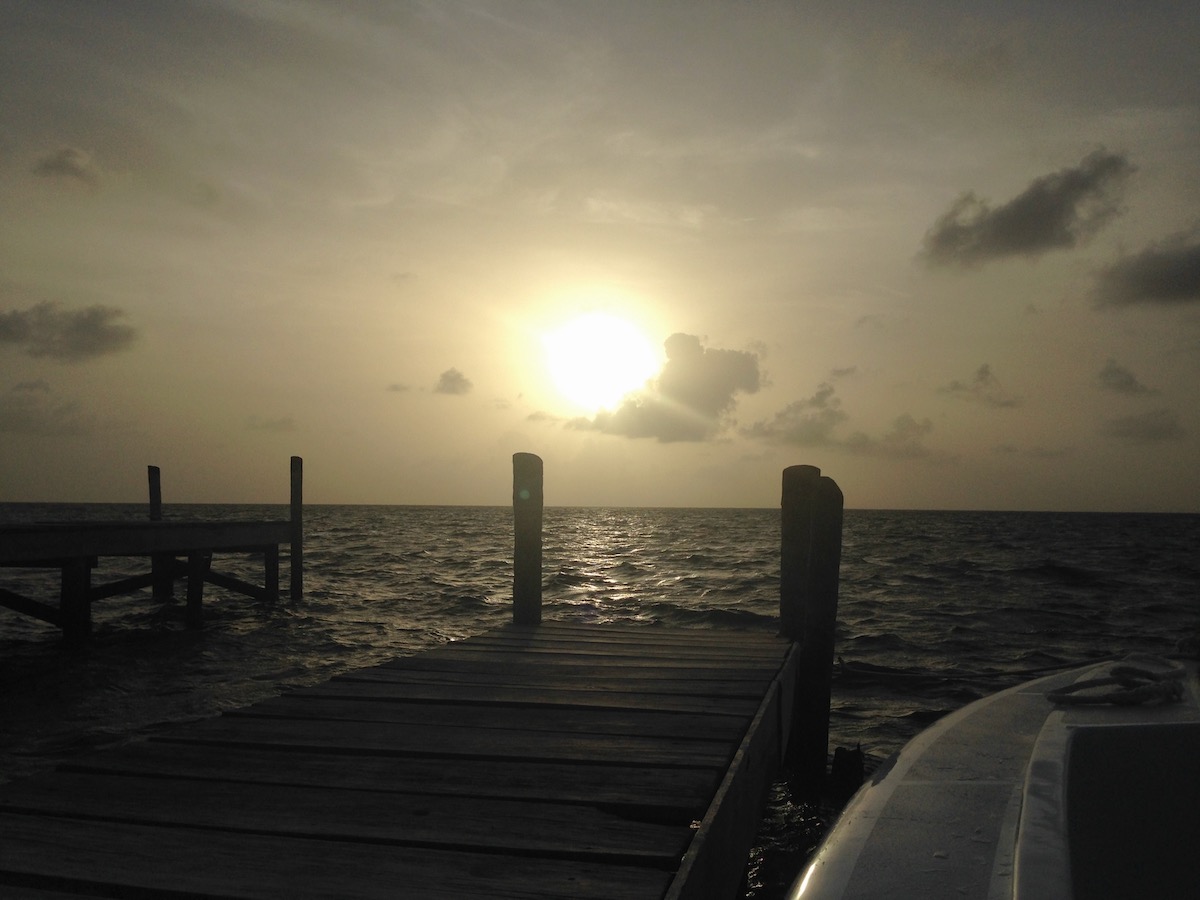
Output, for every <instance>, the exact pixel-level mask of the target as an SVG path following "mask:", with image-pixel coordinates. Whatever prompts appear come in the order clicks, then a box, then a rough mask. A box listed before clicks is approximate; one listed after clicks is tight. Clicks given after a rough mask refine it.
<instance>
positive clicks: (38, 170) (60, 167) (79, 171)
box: [33, 147, 100, 187]
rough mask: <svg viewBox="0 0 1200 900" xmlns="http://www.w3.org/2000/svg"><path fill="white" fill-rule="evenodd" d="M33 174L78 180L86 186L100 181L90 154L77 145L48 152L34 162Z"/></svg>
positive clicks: (95, 184)
mask: <svg viewBox="0 0 1200 900" xmlns="http://www.w3.org/2000/svg"><path fill="white" fill-rule="evenodd" d="M33 174H34V175H37V176H39V177H41V178H57V179H66V180H68V181H79V182H82V183H83V184H86V185H87V186H88V187H96V186H97V185H98V184H99V183H100V170H99V169H98V168H97V167H96V164H95V162H94V161H93V160H92V157H91V155H90V154H88V153H87V152H86V151H83V150H80V149H79V148H78V147H59V148H58V149H57V150H55V151H54V152H53V153H48V154H47V155H45V156H43V157H42V158H41V159H39V160H38V161H37V162H36V163H34V166H33Z"/></svg>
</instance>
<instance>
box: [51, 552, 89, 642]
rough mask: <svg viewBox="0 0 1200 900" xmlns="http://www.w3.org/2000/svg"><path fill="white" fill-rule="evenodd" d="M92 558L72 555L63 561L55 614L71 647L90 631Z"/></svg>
mask: <svg viewBox="0 0 1200 900" xmlns="http://www.w3.org/2000/svg"><path fill="white" fill-rule="evenodd" d="M91 595H92V561H91V560H90V559H89V558H88V557H86V556H73V557H71V558H70V559H67V560H64V561H63V566H62V586H61V589H60V593H59V606H58V608H59V617H60V621H61V624H62V632H63V638H64V639H65V640H66V642H67V643H68V644H70V645H73V646H78V645H80V644H82V643H83V642H84V641H85V640H86V639H87V637H88V635H90V634H91V633H92V596H91Z"/></svg>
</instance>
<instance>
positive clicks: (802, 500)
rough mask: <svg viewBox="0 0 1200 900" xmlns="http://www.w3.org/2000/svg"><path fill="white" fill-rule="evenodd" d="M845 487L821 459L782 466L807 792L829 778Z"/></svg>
mask: <svg viewBox="0 0 1200 900" xmlns="http://www.w3.org/2000/svg"><path fill="white" fill-rule="evenodd" d="M843 505H844V500H843V497H842V491H841V489H840V488H839V487H838V486H837V484H836V483H835V482H834V480H833V479H832V478H828V477H823V476H822V475H821V470H820V469H818V468H816V467H815V466H790V467H788V468H787V469H785V470H784V472H783V501H782V517H781V535H780V537H781V554H780V578H779V582H780V595H779V620H780V627H781V630H782V632H783V634H784V636H785V637H787V638H789V639H790V640H793V641H799V643H800V657H799V661H798V662H799V673H798V675H799V684H798V686H797V690H796V706H795V711H794V713H793V716H792V734H791V739H790V740H789V742H788V753H787V761H788V764H789V766H790V767H791V768H792V770H793V772H794V773H795V775H796V778H797V780H798V782H799V785H800V789H801V791H802V792H803V793H805V794H807V795H808V797H810V798H813V797H816V796H817V794H818V793H819V792H820V790H821V786H822V785H823V784H824V780H825V765H826V760H827V758H828V755H829V700H830V689H831V680H832V677H833V654H834V632H835V629H836V625H837V603H838V580H839V578H838V576H839V570H840V568H841V561H842V510H843Z"/></svg>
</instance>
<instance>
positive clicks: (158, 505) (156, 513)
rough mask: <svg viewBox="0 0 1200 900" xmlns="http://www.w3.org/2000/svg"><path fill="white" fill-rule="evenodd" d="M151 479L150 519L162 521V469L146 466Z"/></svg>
mask: <svg viewBox="0 0 1200 900" xmlns="http://www.w3.org/2000/svg"><path fill="white" fill-rule="evenodd" d="M146 474H147V476H148V478H149V480H150V521H151V522H161V521H162V471H161V470H160V469H159V468H158V466H146Z"/></svg>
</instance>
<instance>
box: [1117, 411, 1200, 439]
mask: <svg viewBox="0 0 1200 900" xmlns="http://www.w3.org/2000/svg"><path fill="white" fill-rule="evenodd" d="M1100 433H1101V434H1103V435H1105V436H1106V437H1111V438H1118V439H1120V440H1123V441H1132V442H1134V443H1138V444H1157V443H1161V442H1163V441H1178V440H1182V439H1183V438H1185V437H1186V436H1187V432H1186V431H1185V430H1184V428H1183V426H1182V425H1180V424H1179V416H1178V415H1176V414H1175V412H1174V411H1173V410H1169V409H1155V410H1151V411H1150V412H1145V413H1140V414H1138V415H1132V416H1121V417H1119V418H1116V419H1109V420H1108V421H1107V422H1105V423H1104V424H1103V425H1102V426H1101V428H1100Z"/></svg>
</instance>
